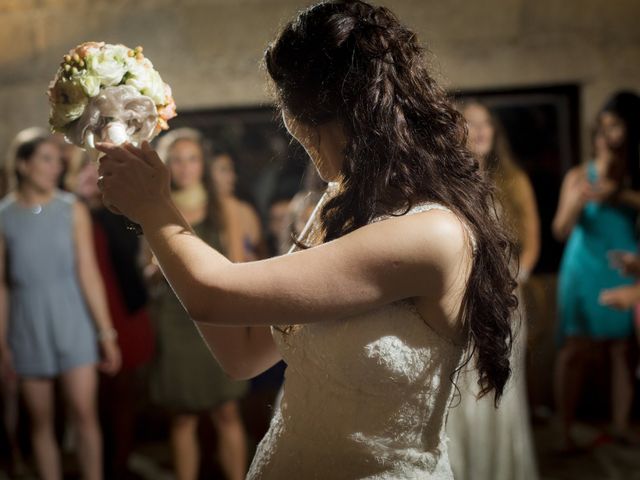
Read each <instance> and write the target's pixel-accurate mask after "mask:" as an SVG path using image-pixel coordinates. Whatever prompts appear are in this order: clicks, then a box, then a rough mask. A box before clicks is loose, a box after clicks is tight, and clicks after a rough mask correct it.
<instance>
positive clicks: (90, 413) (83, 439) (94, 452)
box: [62, 365, 102, 480]
mask: <svg viewBox="0 0 640 480" xmlns="http://www.w3.org/2000/svg"><path fill="white" fill-rule="evenodd" d="M97 385H98V373H97V372H96V368H95V366H94V365H84V366H81V367H77V368H74V369H73V370H69V371H68V372H65V373H64V374H63V375H62V387H63V390H64V394H65V397H66V400H67V402H68V405H69V412H70V414H71V421H72V424H73V427H74V430H75V433H76V435H77V448H78V451H77V452H76V453H77V456H78V464H79V465H80V469H81V471H82V477H83V479H85V480H101V479H102V436H101V433H100V425H99V423H98V412H97V405H96V394H97Z"/></svg>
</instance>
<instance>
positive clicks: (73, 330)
mask: <svg viewBox="0 0 640 480" xmlns="http://www.w3.org/2000/svg"><path fill="white" fill-rule="evenodd" d="M10 160H12V162H11V163H13V165H11V168H12V170H13V171H12V172H11V173H13V174H14V175H15V176H16V180H17V188H16V189H15V190H14V191H13V192H12V193H10V194H9V195H8V196H7V197H5V198H4V199H3V200H2V202H0V365H1V367H2V374H3V377H4V378H5V379H9V378H11V377H13V378H17V379H18V380H19V382H20V387H21V389H22V393H23V395H24V398H25V401H26V404H27V408H28V410H29V414H30V416H31V425H32V432H31V437H32V442H33V449H34V452H35V457H36V461H37V466H38V471H39V474H40V477H41V478H43V479H46V480H48V479H51V480H54V479H55V480H58V479H60V478H61V468H60V460H59V455H58V448H57V445H56V442H55V435H54V428H53V418H52V413H53V380H54V379H56V378H59V379H60V382H61V386H62V389H63V391H64V397H65V399H66V400H67V402H68V410H69V411H70V412H71V413H72V421H73V424H74V430H75V432H76V434H77V445H78V450H79V451H78V458H79V463H80V468H81V470H82V473H83V478H85V479H100V478H101V477H102V473H101V471H102V459H101V450H102V446H101V439H100V429H99V425H98V422H97V419H96V402H95V394H96V382H97V374H96V369H95V364H96V363H97V361H98V356H99V348H98V343H99V345H100V350H101V352H102V356H103V362H102V364H101V367H102V369H104V370H105V371H106V372H107V373H115V372H116V371H117V370H118V368H119V365H120V354H119V350H118V347H117V343H116V338H115V334H114V332H115V331H114V330H113V328H112V326H111V320H110V318H109V313H108V309H107V304H106V297H105V294H104V287H103V284H102V279H101V278H100V274H99V271H98V269H97V264H96V260H95V256H94V252H93V243H92V238H91V223H90V219H89V215H88V212H87V210H86V208H85V207H84V206H83V205H82V204H80V203H78V202H77V201H76V200H75V198H74V197H73V196H72V195H71V194H67V193H62V192H60V191H58V190H57V189H56V185H57V181H58V177H59V176H60V173H61V167H62V165H61V161H60V149H59V146H58V145H56V143H55V142H54V141H53V140H52V139H51V137H36V138H32V139H29V140H27V141H24V142H22V143H19V144H18V145H17V148H16V150H15V155H14V158H13V159H10ZM98 340H99V341H98Z"/></svg>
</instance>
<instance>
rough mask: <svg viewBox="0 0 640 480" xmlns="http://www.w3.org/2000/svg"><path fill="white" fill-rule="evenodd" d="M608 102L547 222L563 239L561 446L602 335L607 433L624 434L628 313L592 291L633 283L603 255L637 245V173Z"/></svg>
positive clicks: (566, 443)
mask: <svg viewBox="0 0 640 480" xmlns="http://www.w3.org/2000/svg"><path fill="white" fill-rule="evenodd" d="M612 105H613V104H611V103H609V104H608V105H607V107H605V109H603V111H602V112H601V113H600V115H599V117H598V121H597V128H596V131H595V134H594V151H595V155H594V159H593V160H591V161H590V162H588V163H587V164H586V165H581V166H578V167H575V168H573V169H572V170H570V171H569V172H568V173H567V175H566V177H565V179H564V182H563V185H562V190H561V193H560V202H559V205H558V210H557V212H556V216H555V218H554V221H553V231H554V234H555V236H556V237H557V238H558V239H560V240H565V239H568V241H567V245H566V247H565V250H564V255H563V258H562V262H561V266H560V272H559V278H558V311H559V317H560V323H559V329H558V336H559V340H560V343H561V347H560V351H559V354H558V358H557V361H556V372H555V380H554V381H555V394H556V405H557V408H558V412H559V415H560V419H561V424H562V441H563V445H562V449H563V450H573V449H574V448H575V447H576V445H575V444H574V442H573V440H572V438H571V427H572V424H573V420H574V415H575V409H576V404H577V400H578V398H579V394H580V389H581V387H582V384H583V379H584V374H585V367H586V364H585V360H586V356H587V354H588V351H589V349H590V348H591V347H592V346H593V342H604V343H605V345H606V347H607V350H608V352H609V354H610V357H611V368H612V372H611V379H612V399H613V402H612V403H613V404H612V413H613V435H614V437H616V438H619V439H621V440H625V439H629V437H630V436H629V412H630V409H631V402H632V394H633V384H632V374H631V366H630V362H629V347H630V342H629V340H630V339H631V338H632V336H633V313H632V311H631V310H622V311H621V310H615V309H613V308H611V307H609V306H608V305H605V304H604V303H603V302H602V301H601V299H600V295H601V293H602V292H603V291H606V290H609V289H612V288H616V287H620V286H624V285H629V284H631V283H633V280H632V279H630V278H628V277H624V276H623V275H622V274H621V273H620V272H619V271H618V270H616V269H615V268H613V267H612V266H611V265H610V256H611V254H612V253H615V252H622V251H624V252H635V251H637V235H636V228H635V224H636V217H637V212H638V205H636V202H633V201H629V199H628V197H629V195H627V192H628V191H633V190H637V189H638V186H639V185H638V184H639V178H638V165H637V162H633V161H630V160H629V158H628V157H629V156H628V154H627V150H626V148H624V144H625V143H626V138H627V135H626V131H627V128H626V124H625V122H624V121H623V119H622V118H621V117H620V115H619V114H617V113H616V110H615V108H614V107H613V106H612Z"/></svg>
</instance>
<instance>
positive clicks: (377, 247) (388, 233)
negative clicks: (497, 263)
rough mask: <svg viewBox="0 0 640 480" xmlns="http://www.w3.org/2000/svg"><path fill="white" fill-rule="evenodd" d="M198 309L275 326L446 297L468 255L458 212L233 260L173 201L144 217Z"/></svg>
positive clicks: (218, 319) (170, 272) (200, 313)
mask: <svg viewBox="0 0 640 480" xmlns="http://www.w3.org/2000/svg"><path fill="white" fill-rule="evenodd" d="M140 221H141V223H142V226H143V228H144V231H145V233H146V236H147V240H148V242H149V244H150V245H151V248H152V250H153V251H154V253H155V255H156V257H157V258H158V261H159V263H160V265H161V267H162V270H163V272H164V274H165V276H166V277H167V279H168V280H169V282H170V284H171V286H172V287H173V289H174V290H175V292H176V294H177V295H178V297H179V298H180V300H181V301H182V302H183V305H184V306H185V308H186V309H187V311H188V312H189V314H190V315H191V317H192V318H194V319H195V320H196V321H199V322H204V323H211V324H216V325H229V326H240V325H274V324H276V325H277V324H292V323H306V322H317V321H322V320H331V319H339V318H344V317H347V316H350V315H355V314H358V313H361V312H364V311H366V310H368V309H371V308H375V307H377V306H380V305H384V304H386V303H390V302H392V301H395V300H398V299H401V298H407V297H414V296H425V295H429V294H430V293H432V294H433V295H436V296H437V297H438V298H440V297H441V296H442V294H443V290H444V288H445V283H446V280H447V279H449V280H450V279H451V277H452V273H453V271H454V269H455V267H456V266H457V267H459V266H460V263H461V261H462V259H463V257H464V252H465V245H464V231H463V228H462V226H461V224H460V223H459V221H458V220H457V219H456V218H455V217H454V216H453V215H452V214H449V213H446V212H441V211H432V212H428V213H423V214H417V215H413V216H409V217H406V218H397V219H392V220H387V221H385V222H380V223H377V224H373V225H369V226H366V227H363V228H361V229H359V230H357V231H355V232H353V233H351V234H349V235H346V236H344V237H342V238H340V239H338V240H335V241H333V242H329V243H327V244H325V245H321V246H318V247H315V248H312V249H309V250H304V251H300V252H296V253H292V254H290V255H285V256H283V257H277V258H273V259H268V260H263V261H259V262H251V263H242V264H234V263H231V262H229V261H228V260H227V259H226V258H225V257H223V256H222V255H221V254H220V253H218V252H217V251H215V250H214V249H212V248H211V247H209V246H208V245H207V244H206V243H204V242H203V241H202V240H200V239H199V238H198V237H196V236H195V235H194V234H193V233H192V232H191V230H190V228H189V226H188V225H187V223H186V222H185V221H184V219H183V218H182V216H181V215H180V213H179V212H178V211H177V210H176V209H175V207H174V206H173V204H171V203H165V204H164V205H157V207H156V208H155V209H154V211H152V212H149V214H147V215H146V216H145V217H144V218H141V219H140Z"/></svg>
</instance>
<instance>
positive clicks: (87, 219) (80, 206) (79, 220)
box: [71, 198, 91, 228]
mask: <svg viewBox="0 0 640 480" xmlns="http://www.w3.org/2000/svg"><path fill="white" fill-rule="evenodd" d="M71 208H72V212H73V224H74V226H75V227H76V228H78V227H79V228H85V227H86V226H87V225H91V215H90V213H89V208H88V207H87V206H86V205H85V204H84V203H82V202H81V201H80V200H78V199H77V198H74V200H73V203H72V204H71Z"/></svg>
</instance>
